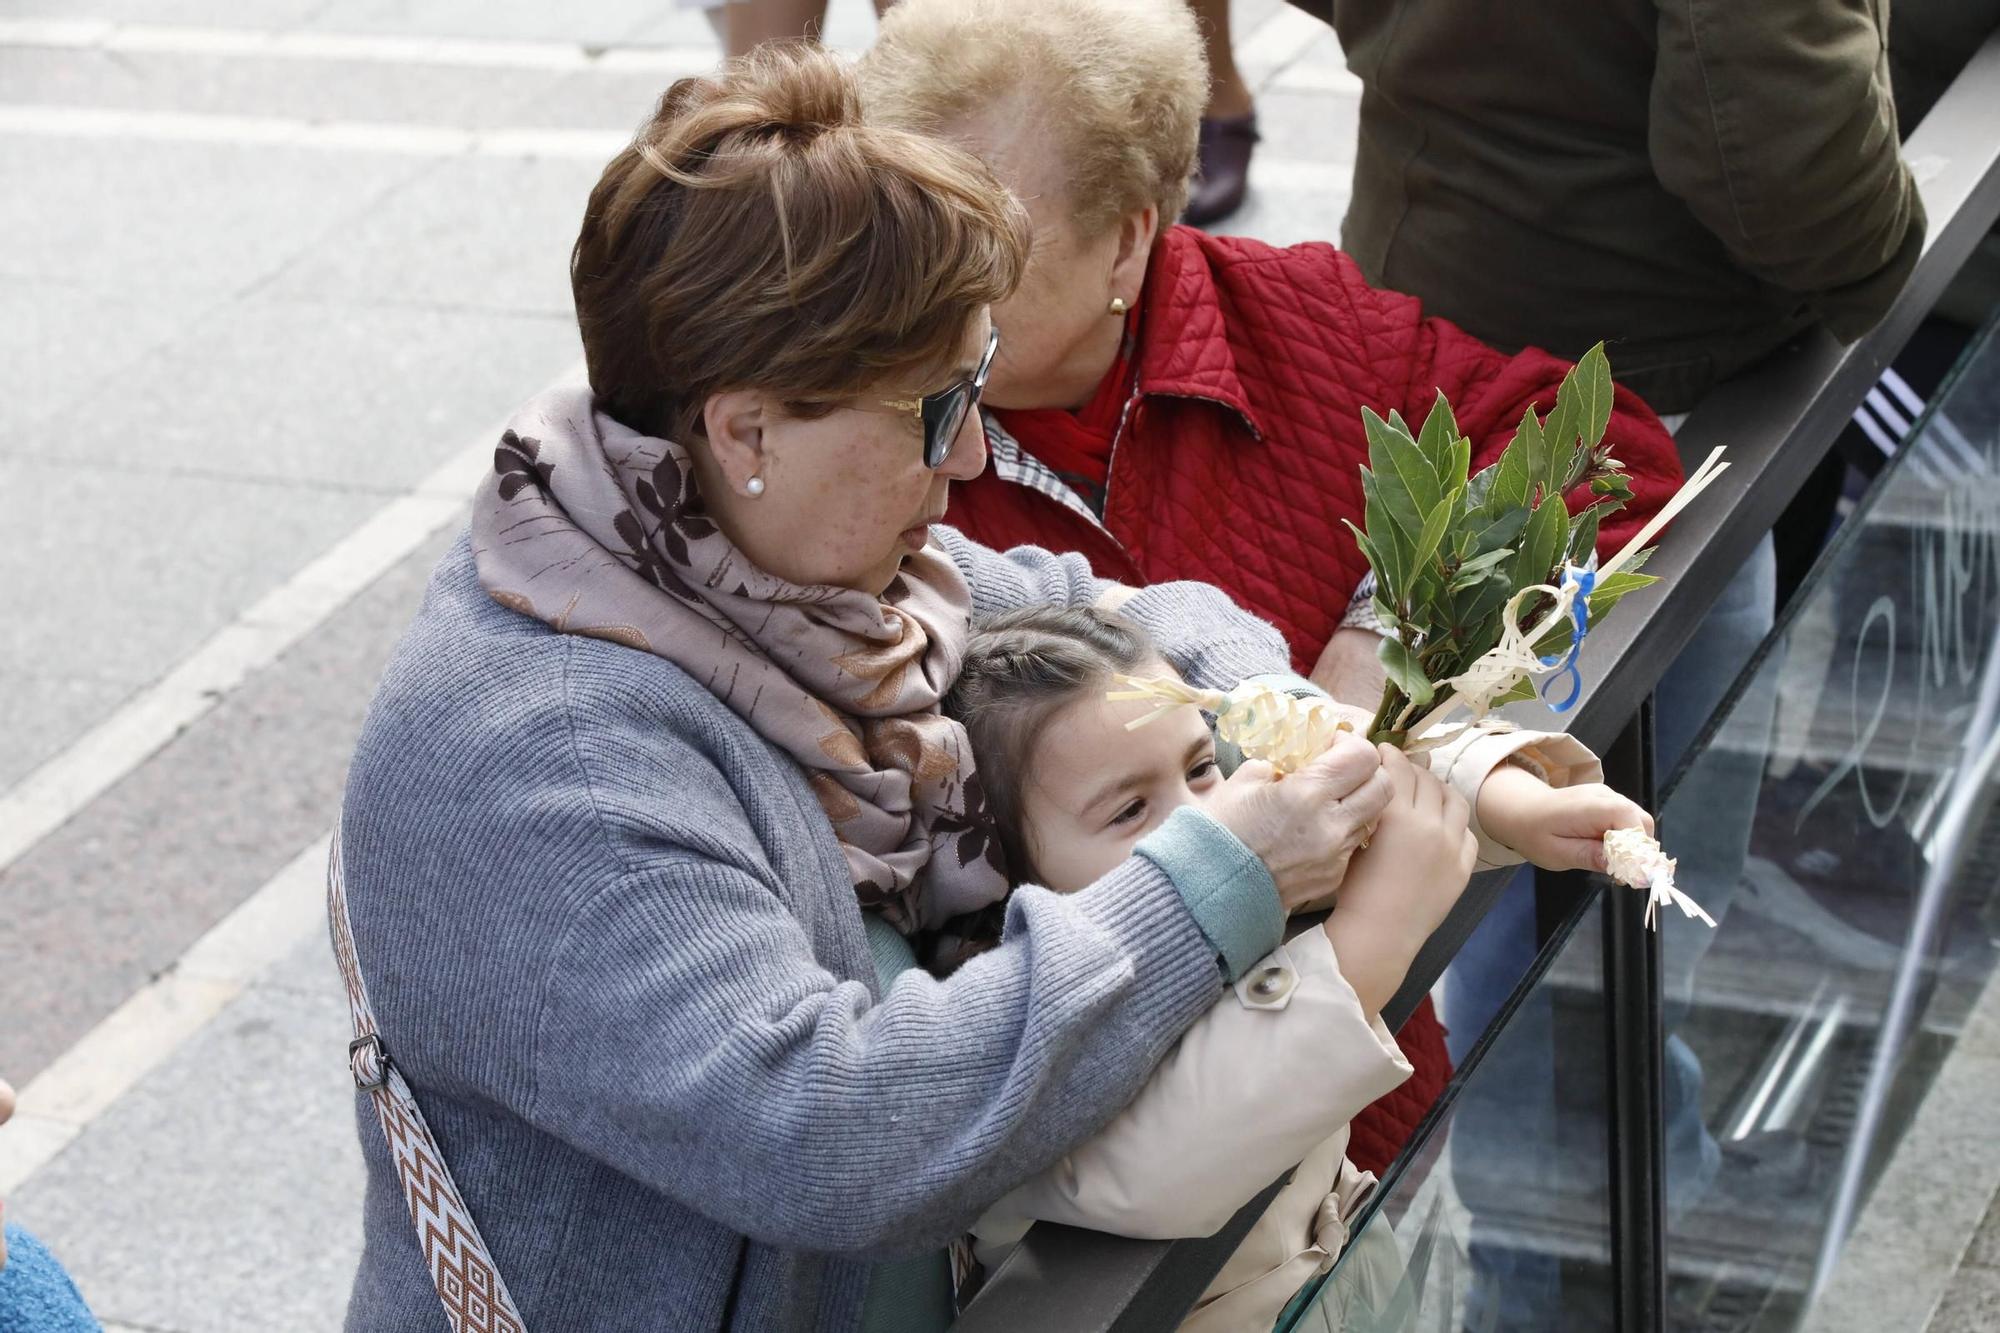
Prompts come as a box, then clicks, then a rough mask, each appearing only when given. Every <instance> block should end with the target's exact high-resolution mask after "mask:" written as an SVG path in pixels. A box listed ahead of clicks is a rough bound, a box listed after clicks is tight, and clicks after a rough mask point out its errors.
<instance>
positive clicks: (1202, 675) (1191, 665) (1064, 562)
mask: <svg viewBox="0 0 2000 1333" xmlns="http://www.w3.org/2000/svg"><path fill="white" fill-rule="evenodd" d="M931 532H932V534H933V535H934V536H935V537H936V538H937V539H938V541H939V542H940V544H942V545H943V547H944V549H945V552H946V554H948V555H949V556H951V558H952V561H953V563H955V564H956V565H957V566H958V567H959V569H960V570H961V571H962V572H963V573H964V574H965V577H966V580H967V581H968V582H969V583H971V585H972V613H973V615H975V616H990V615H995V614H997V613H999V612H1001V611H1012V610H1015V609H1017V608H1019V607H1023V606H1044V605H1055V606H1089V605H1094V604H1095V603H1096V602H1097V600H1098V599H1099V598H1100V597H1102V596H1103V595H1104V594H1105V593H1106V592H1107V591H1109V590H1110V589H1111V588H1113V587H1114V586H1116V585H1115V584H1113V583H1112V582H1111V581H1110V580H1108V579H1100V578H1097V577H1096V576H1095V575H1093V574H1092V573H1091V572H1090V563H1089V562H1088V561H1086V560H1085V559H1084V558H1083V557H1082V556H1080V555H1074V554H1071V555H1056V554H1054V553H1052V552H1049V551H1044V550H1042V549H1041V548H1040V547H1037V546H1017V547H1015V548H1014V549H1013V550H1011V551H1006V552H999V551H994V550H990V549H988V548H987V547H984V546H981V545H980V544H979V543H978V542H975V541H973V540H972V539H971V538H970V537H967V536H965V535H964V534H963V533H961V532H959V531H957V530H956V529H954V528H947V527H938V528H933V529H931ZM1118 613H1119V614H1120V615H1122V616H1124V617H1126V618H1127V619H1128V620H1133V621H1136V622H1137V623H1138V624H1139V626H1140V627H1141V628H1142V629H1144V630H1145V631H1146V633H1147V634H1148V636H1150V637H1151V638H1152V640H1153V642H1154V643H1156V644H1158V645H1159V647H1160V651H1161V652H1162V653H1164V654H1165V655H1166V658H1167V660H1168V661H1169V662H1171V663H1173V664H1174V668H1175V669H1176V670H1178V671H1179V672H1180V673H1181V674H1182V675H1183V676H1185V677H1187V679H1188V680H1189V681H1190V682H1192V683H1193V684H1196V685H1199V686H1202V687H1203V688H1205V689H1216V690H1221V689H1228V688H1229V687H1230V686H1232V685H1234V684H1236V683H1237V682H1238V681H1241V680H1247V679H1248V678H1249V677H1251V676H1261V675H1268V674H1270V673H1272V672H1284V671H1290V670H1291V666H1292V660H1291V653H1290V651H1289V650H1288V649H1287V648H1286V646H1285V639H1284V636H1283V635H1281V634H1279V633H1278V631H1277V629H1276V628H1275V627H1273V626H1272V625H1270V624H1269V623H1268V622H1266V621H1263V620H1259V619H1258V618H1257V617H1256V616H1253V615H1251V614H1250V613H1249V612H1248V611H1245V610H1244V609H1243V608H1242V607H1240V606H1238V605H1237V604H1236V603H1235V602H1234V601H1233V600H1231V598H1230V596H1229V594H1227V593H1225V592H1223V591H1222V590H1221V589H1220V588H1215V587H1211V586H1210V585H1209V584H1206V583H1192V582H1179V581H1177V582H1172V583H1155V584H1153V585H1151V586H1150V587H1146V588H1141V589H1139V590H1138V591H1137V592H1136V593H1134V594H1133V595H1132V596H1131V597H1130V598H1129V599H1128V600H1127V601H1125V602H1124V603H1123V604H1122V605H1120V606H1119V608H1118Z"/></svg>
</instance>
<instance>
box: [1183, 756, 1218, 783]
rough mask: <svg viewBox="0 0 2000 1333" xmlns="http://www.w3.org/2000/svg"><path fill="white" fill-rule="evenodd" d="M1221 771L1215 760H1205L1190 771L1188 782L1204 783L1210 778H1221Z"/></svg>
mask: <svg viewBox="0 0 2000 1333" xmlns="http://www.w3.org/2000/svg"><path fill="white" fill-rule="evenodd" d="M1221 771H1222V770H1220V769H1218V768H1217V767H1216V766H1215V760H1214V759H1213V758H1208V759H1204V760H1202V761H1201V762H1200V763H1198V764H1196V765H1195V766H1194V767H1193V768H1190V769H1189V770H1188V781H1189V782H1191V783H1193V782H1203V781H1206V780H1207V779H1209V778H1212V777H1216V776H1219V775H1220V773H1221Z"/></svg>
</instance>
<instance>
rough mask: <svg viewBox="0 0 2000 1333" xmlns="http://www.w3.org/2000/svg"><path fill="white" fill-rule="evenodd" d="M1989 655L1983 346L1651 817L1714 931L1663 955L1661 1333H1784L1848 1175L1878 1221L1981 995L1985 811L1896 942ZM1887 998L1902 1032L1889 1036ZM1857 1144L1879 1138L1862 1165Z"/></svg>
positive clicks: (1982, 807) (1994, 364)
mask: <svg viewBox="0 0 2000 1333" xmlns="http://www.w3.org/2000/svg"><path fill="white" fill-rule="evenodd" d="M1996 635H2000V337H1996V336H1995V333H1994V331H1993V329H1992V328H1990V327H1989V329H1988V330H1987V331H1986V333H1985V334H1983V335H1982V336H1980V337H1978V338H1975V339H1974V340H1973V343H1972V345H1971V347H1970V348H1969V350H1968V351H1967V352H1966V354H1965V355H1964V357H1963V358H1962V359H1961V361H1960V364H1959V368H1958V370H1957V371H1956V372H1955V373H1954V375H1953V376H1952V377H1951V378H1950V379H1949V380H1948V381H1947V383H1946V386H1945V388H1944V389H1943V390H1941V391H1940V392H1939V393H1938V394H1937V395H1936V396H1935V397H1934V399H1933V402H1932V404H1931V407H1930V409H1929V411H1928V413H1927V415H1925V416H1924V417H1923V418H1922V419H1921V420H1920V421H1919V423H1918V425H1917V427H1916V429H1915V430H1914V431H1913V432H1912V435H1911V437H1910V439H1909V440H1908V441H1907V442H1906V443H1905V445H1904V446H1903V448H1902V450H1901V452H1900V453H1899V454H1898V456H1897V457H1896V458H1895V459H1894V461H1893V462H1892V463H1891V465H1890V466H1889V468H1888V469H1887V470H1886V471H1885V472H1884V473H1883V475H1882V476H1881V477H1880V478H1878V479H1877V481H1876V482H1875V484H1874V485H1873V486H1872V487H1871V488H1870V490H1869V491H1868V493H1867V494H1866V495H1865V496H1863V497H1862V498H1861V500H1860V501H1859V502H1858V503H1857V505H1856V507H1855V511H1854V512H1853V513H1852V514H1851V515H1850V516H1849V517H1848V519H1847V520H1846V522H1845V523H1844V524H1843V526H1842V528H1841V531H1840V532H1839V534H1838V535H1837V536H1836V538H1835V540H1834V542H1833V543H1832V544H1831V545H1830V546H1829V548H1828V550H1827V551H1826V552H1825V553H1824V554H1823V555H1822V556H1821V558H1820V561H1819V563H1818V565H1817V566H1816V567H1815V570H1814V572H1813V574H1812V575H1811V577H1810V579H1809V581H1808V582H1807V584H1806V585H1805V586H1804V588H1803V589H1802V590H1801V592H1800V594H1799V596H1798V597H1797V598H1796V599H1795V600H1794V603H1793V605H1792V606H1791V607H1790V608H1789V610H1788V612H1787V616H1786V619H1785V622H1784V623H1783V624H1782V625H1781V626H1780V628H1779V630H1778V632H1777V633H1776V634H1775V635H1773V637H1772V639H1771V641H1770V642H1769V643H1768V644H1767V645H1766V648H1765V651H1764V653H1763V656H1762V657H1761V659H1760V660H1759V662H1758V663H1757V665H1756V666H1755V667H1754V668H1753V669H1752V670H1751V671H1750V672H1748V673H1746V674H1745V675H1744V676H1743V678H1742V679H1741V680H1739V681H1738V683H1737V686H1736V688H1735V691H1734V693H1733V694H1732V696H1731V698H1730V701H1729V702H1728V704H1727V706H1726V707H1725V708H1724V710H1723V711H1722V712H1721V713H1720V714H1719V715H1718V716H1717V718H1716V719H1715V721H1714V722H1713V723H1712V724H1711V726H1710V729H1709V731H1708V732H1707V733H1706V734H1705V735H1704V736H1703V737H1702V738H1701V739H1700V740H1699V741H1698V742H1697V743H1696V744H1695V746H1694V747H1693V749H1692V751H1691V758H1690V759H1689V760H1688V762H1687V763H1686V765H1685V766H1684V767H1683V768H1682V770H1681V772H1680V773H1679V774H1678V775H1677V776H1676V777H1675V779H1674V780H1673V782H1672V784H1671V787H1670V789H1669V792H1668V796H1667V799H1666V802H1665V804H1664V806H1663V808H1662V810H1661V811H1660V826H1661V830H1662V836H1663V839H1664V841H1665V842H1666V844H1667V849H1668V851H1669V852H1670V853H1677V854H1679V855H1680V857H1681V885H1682V887H1683V888H1684V889H1686V890H1688V891H1689V892H1691V893H1692V894H1693V895H1694V897H1695V898H1696V899H1697V900H1698V901H1700V902H1701V903H1702V904H1703V905H1704V906H1705V907H1706V908H1707V909H1708V910H1709V911H1710V912H1711V913H1713V914H1714V915H1715V916H1716V918H1717V920H1718V922H1719V926H1718V928H1717V929H1715V930H1713V931H1711V930H1709V929H1707V928H1705V927H1703V926H1702V925H1700V924H1699V923H1698V922H1693V921H1688V920H1684V919H1681V918H1680V917H1679V916H1678V914H1676V915H1675V916H1674V918H1673V919H1672V920H1670V921H1669V922H1668V923H1667V925H1666V928H1665V930H1664V932H1663V937H1662V962H1663V976H1664V980H1665V988H1664V989H1665V1002H1666V1004H1665V1021H1666V1026H1667V1032H1668V1036H1667V1049H1666V1083H1665V1106H1664V1115H1665V1131H1666V1143H1667V1179H1666V1192H1667V1201H1668V1210H1669V1215H1670V1229H1669V1243H1668V1265H1669V1277H1668V1306H1669V1310H1668V1327H1670V1328H1689V1329H1704V1330H1706V1329H1714V1330H1724V1329H1755V1330H1781V1329H1791V1328H1795V1327H1799V1326H1800V1325H1801V1323H1802V1321H1803V1320H1804V1318H1805V1316H1806V1313H1807V1311H1808V1309H1809V1307H1810V1305H1811V1298H1810V1294H1811V1293H1812V1292H1813V1291H1815V1290H1816V1289H1817V1287H1816V1274H1817V1275H1818V1277H1819V1278H1820V1279H1821V1280H1824V1278H1825V1277H1826V1275H1827V1273H1828V1272H1829V1271H1830V1267H1829V1266H1830V1265H1833V1266H1837V1264H1834V1261H1833V1256H1834V1255H1836V1254H1837V1253H1838V1248H1839V1247H1838V1240H1839V1238H1838V1237H1836V1236H1833V1235H1832V1234H1831V1233H1832V1230H1833V1228H1834V1227H1835V1225H1836V1223H1835V1221H1834V1218H1835V1216H1836V1214H1837V1213H1838V1212H1839V1209H1838V1208H1837V1207H1836V1203H1837V1200H1838V1199H1839V1196H1840V1194H1841V1181H1842V1178H1843V1175H1851V1176H1852V1178H1853V1182H1854V1184H1853V1186H1851V1187H1850V1193H1851V1196H1852V1201H1853V1202H1854V1203H1855V1204H1856V1205H1858V1207H1857V1208H1856V1210H1855V1211H1865V1210H1866V1209H1867V1207H1868V1206H1869V1205H1870V1204H1871V1202H1873V1203H1882V1204H1884V1205H1885V1206H1893V1204H1894V1199H1893V1195H1894V1193H1895V1191H1896V1189H1897V1182H1896V1181H1895V1180H1893V1179H1887V1178H1885V1177H1884V1172H1883V1166H1884V1164H1885V1163H1886V1162H1887V1161H1888V1160H1889V1157H1890V1155H1891V1154H1892V1153H1893V1152H1894V1151H1895V1149H1896V1147H1897V1146H1898V1143H1899V1141H1900V1139H1901V1138H1902V1136H1903V1134H1904V1133H1905V1131H1906V1130H1907V1127H1908V1126H1909V1125H1910V1123H1911V1121H1912V1117H1913V1115H1914V1113H1915V1111H1916V1109H1917V1108H1918V1107H1919V1106H1920V1105H1921V1104H1922V1102H1923V1100H1924V1098H1925V1095H1926V1091H1927V1089H1928V1088H1929V1087H1930V1086H1931V1084H1932V1081H1933V1079H1935V1078H1936V1077H1937V1075H1938V1073H1939V1071H1940V1069H1941V1068H1943V1067H1944V1066H1945V1065H1946V1063H1947V1062H1948V1061H1950V1060H1951V1058H1952V1053H1953V1049H1954V1046H1955V1044H1956V1040H1957V1036H1958V1033H1959V1030H1960V1028H1961V1026H1962V1024H1963V1022H1964V1019H1965V1017H1966V1015H1967V1013H1968V1010H1969V1009H1970V1007H1971V1006H1972V1005H1973V1004H1974V1003H1975V1001H1976V1000H1977V998H1978V997H1979V995H1980V994H1981V992H1982V991H1983V990H1984V989H1985V987H1986V983H1987V981H1988V979H1989V977H1990V976H1991V975H1992V973H1993V970H1994V952H1995V950H1994V935H1995V929H1994V927H1995V923H1996V919H2000V918H1996V889H1995V884H1996V879H2000V876H1996V873H1995V871H1996V852H1997V851H2000V848H1996V847H1995V846H1994V845H1993V844H1994V839H1993V838H1992V837H1991V829H1992V823H1991V819H1990V810H1991V806H1990V802H1985V803H1983V804H1982V803H1979V802H1975V803H1973V805H1972V806H1971V808H1970V810H1969V811H1967V812H1966V813H1968V814H1969V815H1970V817H1971V826H1970V828H1969V830H1968V832H1969V833H1970V834H1971V841H1972V842H1973V843H1977V841H1978V840H1979V833H1980V830H1981V828H1982V827H1984V828H1985V829H1986V830H1987V831H1988V836H1987V838H1986V846H1985V847H1983V848H1980V847H1977V846H1974V847H1973V855H1972V856H1971V857H1970V858H1969V860H1968V861H1967V863H1966V864H1965V865H1964V866H1963V867H1962V868H1961V869H1960V870H1959V871H1958V873H1957V874H1956V875H1954V876H1950V877H1946V876H1945V875H1944V874H1943V872H1942V870H1940V871H1939V873H1938V874H1937V875H1935V876H1932V878H1935V879H1937V880H1938V884H1937V885H1936V886H1935V887H1936V888H1937V889H1938V890H1941V893H1940V894H1939V895H1938V896H1937V897H1936V903H1937V906H1938V909H1939V910H1938V912H1937V913H1936V917H1935V919H1936V922H1937V929H1936V930H1935V931H1934V932H1931V933H1930V938H1928V939H1925V938H1923V937H1922V935H1921V934H1917V935H1915V936H1914V937H1913V925H1914V923H1915V922H1916V921H1917V920H1918V917H1919V904H1920V901H1921V897H1922V894H1921V890H1922V887H1923V885H1924V883H1925V880H1926V877H1927V875H1929V874H1930V872H1931V871H1932V869H1933V867H1934V866H1935V865H1936V864H1937V862H1938V858H1940V857H1941V856H1944V855H1946V854H1947V853H1948V852H1949V850H1950V844H1951V843H1952V842H1953V841H1954V839H1953V838H1952V837H1951V836H1950V834H1951V829H1950V828H1948V827H1947V825H1948V824H1950V823H1951V820H1949V819H1947V815H1948V813H1949V812H1950V810H1951V808H1952V806H1953V800H1952V798H1953V795H1954V793H1955V792H1970V791H1972V790H1973V789H1978V788H1983V787H1985V786H1986V785H1987V784H1990V783H1991V781H1992V774H1991V773H1990V772H1987V773H1984V774H1981V773H1978V772H1976V771H1974V770H1975V769H1977V767H1978V765H1979V763H1980V756H1981V755H1982V754H1986V762H1988V763H1990V762H1991V754H1990V749H1991V747H1990V746H1988V745H1987V742H1988V741H1990V740H1991V738H1992V735H1993V727H1994V716H1993V712H1994V710H1993V704H1994V701H1995V699H1996V697H2000V654H1996V651H1995V649H1996ZM1664 744H1665V742H1664V738H1663V747H1664ZM1968 784H1969V785H1968ZM1913 950H1914V952H1913ZM1899 977H1902V978H1904V980H1903V981H1902V982H1901V983H1900V984H1902V985H1903V986H1904V988H1905V990H1906V993H1908V994H1909V995H1910V996H1911V997H1912V999H1913V1000H1914V1003H1913V1004H1912V1006H1911V1007H1910V1009H1909V1015H1910V1021H1909V1022H1908V1023H1905V1024H1900V1025H1896V1029H1895V1030H1890V1031H1888V1032H1887V1033H1886V1034H1885V1030H1884V1017H1885V1014H1887V1013H1888V1012H1889V1011H1890V1006H1891V997H1892V995H1894V994H1895V993H1896V990H1897V987H1898V985H1899V981H1898V979H1899ZM1912 982H1915V983H1917V984H1915V985H1912V984H1911V983H1912ZM1885 1040H1886V1041H1887V1042H1889V1043H1890V1045H1889V1048H1888V1050H1887V1053H1886V1056H1884V1055H1882V1054H1881V1053H1880V1048H1881V1047H1882V1043H1883V1042H1884V1041H1885ZM1878 1058H1879V1059H1882V1060H1883V1062H1884V1069H1883V1071H1882V1073H1880V1074H1877V1075H1874V1076H1873V1077H1872V1081H1871V1069H1872V1068H1873V1067H1874V1066H1875V1064H1876V1062H1877V1061H1878ZM1993 1091H1994V1092H1995V1093H1996V1094H2000V1088H1995V1089H1994V1090H1993ZM1871 1122H1872V1123H1876V1124H1879V1126H1880V1132H1879V1133H1877V1134H1875V1135H1873V1136H1872V1138H1871V1140H1870V1141H1868V1142H1863V1141H1862V1138H1863V1137H1865V1135H1864V1134H1863V1132H1862V1130H1861V1128H1860V1127H1861V1126H1862V1125H1864V1124H1865V1123H1871ZM1857 1187H1858V1188H1857ZM1878 1196H1879V1197H1878ZM1913 1202H1914V1201H1913ZM1823 1256H1824V1257H1823ZM1882 1326H1883V1327H1889V1326H1895V1327H1902V1326H1905V1325H1902V1324H1900V1323H1896V1324H1893V1325H1891V1324H1887V1323H1885V1324H1883V1325H1882Z"/></svg>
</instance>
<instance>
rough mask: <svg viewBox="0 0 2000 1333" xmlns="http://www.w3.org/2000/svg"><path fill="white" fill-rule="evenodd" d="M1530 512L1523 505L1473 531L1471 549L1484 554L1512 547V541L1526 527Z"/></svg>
mask: <svg viewBox="0 0 2000 1333" xmlns="http://www.w3.org/2000/svg"><path fill="white" fill-rule="evenodd" d="M1532 512H1533V511H1531V510H1530V509H1529V508H1528V507H1527V505H1525V504H1523V505H1521V506H1519V507H1518V508H1514V509H1509V510H1508V511H1507V512H1505V513H1504V514H1502V515H1500V517H1498V518H1496V519H1494V520H1493V521H1492V522H1491V523H1488V524H1487V525H1486V526H1485V527H1483V528H1478V529H1475V530H1474V532H1473V537H1472V549H1473V550H1474V551H1475V552H1479V553H1481V554H1484V553H1485V552H1487V551H1496V550H1499V549H1500V548H1501V547H1503V546H1512V545H1513V544H1514V539H1515V538H1516V537H1518V536H1520V535H1521V529H1523V528H1525V527H1527V526H1528V518H1529V515H1530V514H1531V513H1532Z"/></svg>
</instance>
